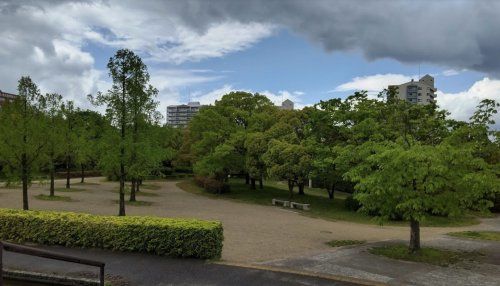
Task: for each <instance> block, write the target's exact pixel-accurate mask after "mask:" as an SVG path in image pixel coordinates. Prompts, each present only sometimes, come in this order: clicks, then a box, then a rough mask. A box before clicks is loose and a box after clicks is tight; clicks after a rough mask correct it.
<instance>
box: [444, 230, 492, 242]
mask: <svg viewBox="0 0 500 286" xmlns="http://www.w3.org/2000/svg"><path fill="white" fill-rule="evenodd" d="M448 235H451V236H454V237H463V238H472V239H484V240H494V241H500V231H462V232H451V233H448Z"/></svg>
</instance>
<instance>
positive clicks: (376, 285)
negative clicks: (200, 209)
mask: <svg viewBox="0 0 500 286" xmlns="http://www.w3.org/2000/svg"><path fill="white" fill-rule="evenodd" d="M213 263H214V264H219V265H226V266H233V267H240V268H248V269H255V270H265V271H272V272H278V273H287V274H295V275H301V276H307V277H313V278H321V279H326V280H332V281H337V282H347V283H353V284H358V285H364V286H388V285H389V284H387V283H383V282H378V281H371V280H366V279H361V278H354V277H349V276H342V275H334V274H324V273H315V272H309V271H303V270H295V269H290V268H282V267H275V266H264V265H255V264H246V263H231V262H221V261H219V262H213Z"/></svg>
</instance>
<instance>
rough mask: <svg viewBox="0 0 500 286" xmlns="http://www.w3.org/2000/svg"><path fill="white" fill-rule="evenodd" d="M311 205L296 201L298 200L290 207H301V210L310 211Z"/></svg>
mask: <svg viewBox="0 0 500 286" xmlns="http://www.w3.org/2000/svg"><path fill="white" fill-rule="evenodd" d="M309 206H310V205H309V204H301V203H296V202H291V203H290V208H292V209H301V210H305V211H308V210H309V209H310V208H309Z"/></svg>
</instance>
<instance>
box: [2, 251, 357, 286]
mask: <svg viewBox="0 0 500 286" xmlns="http://www.w3.org/2000/svg"><path fill="white" fill-rule="evenodd" d="M40 248H43V249H47V250H51V251H55V252H58V253H63V254H68V255H73V256H78V257H82V258H88V259H93V260H98V261H103V262H105V263H106V278H107V280H111V281H114V283H113V284H114V285H134V286H135V285H148V286H153V285H259V286H260V285H339V286H340V285H342V286H344V285H345V286H347V285H356V284H351V283H346V282H337V281H332V280H327V279H321V278H316V277H310V276H302V275H296V274H289V273H282V272H273V271H268V270H258V269H249V268H243V267H236V266H228V265H220V264H214V263H207V262H204V261H200V260H195V259H173V258H167V257H159V256H154V255H147V254H139V253H121V252H112V251H106V250H96V249H92V250H88V249H75V248H65V247H40ZM4 267H7V268H10V269H15V270H24V271H33V272H42V273H54V274H58V275H68V276H71V277H87V278H90V277H96V275H97V273H98V270H97V269H96V268H92V267H88V266H82V265H78V264H72V263H66V262H60V261H54V260H49V259H44V258H38V257H31V256H26V255H21V254H15V253H8V252H7V253H4Z"/></svg>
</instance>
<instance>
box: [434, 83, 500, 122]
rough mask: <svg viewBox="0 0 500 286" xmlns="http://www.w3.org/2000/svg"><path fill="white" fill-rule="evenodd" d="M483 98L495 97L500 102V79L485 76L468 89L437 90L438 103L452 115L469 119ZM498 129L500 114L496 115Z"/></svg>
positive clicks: (461, 118) (459, 118)
mask: <svg viewBox="0 0 500 286" xmlns="http://www.w3.org/2000/svg"><path fill="white" fill-rule="evenodd" d="M483 99H493V100H496V101H497V102H500V80H495V79H490V78H487V77H486V78H483V79H482V80H480V81H476V82H475V83H474V84H473V85H472V86H471V87H470V88H469V89H468V90H464V91H461V92H457V93H445V92H442V91H439V90H438V92H437V103H438V105H439V106H440V107H441V108H443V109H446V110H448V111H449V112H450V113H451V117H452V118H454V119H457V120H464V121H468V120H469V118H470V117H471V116H472V114H473V113H474V111H475V110H476V106H477V105H478V104H479V102H480V101H481V100H483ZM495 121H496V125H495V126H496V129H498V128H499V127H500V114H497V115H496V116H495Z"/></svg>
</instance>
